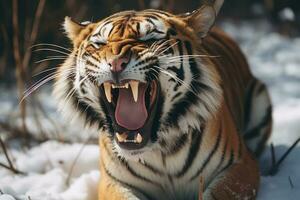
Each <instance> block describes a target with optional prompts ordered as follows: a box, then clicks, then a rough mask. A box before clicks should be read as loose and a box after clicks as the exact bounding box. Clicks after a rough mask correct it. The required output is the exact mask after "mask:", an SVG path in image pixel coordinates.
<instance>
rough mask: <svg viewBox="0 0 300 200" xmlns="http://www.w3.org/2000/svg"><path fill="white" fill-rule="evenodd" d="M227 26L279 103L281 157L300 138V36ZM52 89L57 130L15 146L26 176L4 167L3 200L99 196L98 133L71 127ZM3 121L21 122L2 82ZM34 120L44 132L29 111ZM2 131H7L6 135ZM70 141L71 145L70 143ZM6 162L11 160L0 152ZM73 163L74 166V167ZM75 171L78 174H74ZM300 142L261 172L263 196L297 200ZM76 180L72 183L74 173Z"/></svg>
mask: <svg viewBox="0 0 300 200" xmlns="http://www.w3.org/2000/svg"><path fill="white" fill-rule="evenodd" d="M221 26H222V27H223V28H224V29H225V31H226V32H228V33H229V34H230V35H231V36H232V37H233V38H234V39H235V40H237V41H238V42H239V44H240V46H241V48H242V50H243V51H244V52H245V54H246V55H247V57H248V60H249V63H250V65H251V69H252V72H253V73H254V74H255V75H256V76H257V77H258V78H260V79H261V80H262V81H263V82H265V83H266V84H267V86H268V88H269V91H270V93H271V97H272V101H273V110H274V112H273V118H274V125H273V133H272V136H271V138H270V141H269V142H270V143H273V144H274V145H275V154H276V158H277V160H279V158H280V157H281V155H282V154H284V152H285V151H286V150H287V149H288V147H290V146H291V144H292V143H293V142H294V141H295V140H296V139H297V138H298V137H300V123H299V122H300V38H285V37H284V36H281V35H279V34H277V33H276V32H274V31H273V30H272V26H271V25H270V24H269V23H267V22H266V21H263V20H259V21H243V22H239V23H236V22H232V21H225V22H223V23H222V24H221ZM50 89H51V87H49V86H46V87H43V89H41V91H40V92H39V98H40V100H41V102H43V105H44V106H46V110H47V113H48V114H49V115H50V117H51V118H52V119H55V122H56V123H57V124H55V128H54V126H53V124H52V123H50V122H49V120H47V119H46V118H41V120H42V127H43V129H44V130H48V132H47V133H45V134H46V136H47V137H48V138H50V140H48V141H47V142H44V143H42V144H39V145H36V146H34V147H33V148H30V149H22V148H20V147H19V146H18V145H16V144H10V146H11V148H10V155H11V156H12V158H13V161H14V163H15V165H16V167H17V169H19V170H20V171H23V172H26V174H27V175H26V176H23V175H14V174H12V173H11V172H9V171H7V170H5V169H3V168H0V200H40V199H43V200H70V199H72V200H95V199H97V183H98V180H99V178H100V173H99V170H98V168H99V166H98V159H99V150H98V145H97V144H90V143H88V144H86V141H87V140H89V141H93V142H94V143H97V139H96V138H97V134H95V133H88V132H87V131H86V130H84V129H83V128H82V127H78V126H74V125H72V126H69V125H68V123H66V122H65V121H63V120H62V119H61V117H60V115H59V114H58V113H57V112H56V111H55V110H56V106H55V102H54V100H52V98H51V97H50V95H49V94H50ZM0 92H1V95H0V106H1V110H0V120H7V119H8V120H9V121H11V122H13V123H20V118H19V117H18V114H17V109H16V108H17V106H18V100H17V99H16V98H15V96H16V90H15V88H9V89H7V88H5V87H4V86H0ZM27 123H28V124H31V126H30V127H31V129H32V130H31V131H33V132H34V134H38V133H39V129H38V127H36V126H33V124H34V118H33V113H32V111H30V109H29V119H28V120H27ZM1 134H2V133H1ZM66 141H68V142H70V143H66ZM0 162H3V163H5V162H6V159H5V157H4V155H3V154H0ZM260 164H261V171H262V173H263V174H266V173H267V171H268V169H270V165H271V153H270V149H269V148H267V149H266V151H265V152H264V154H263V156H262V157H261V159H260ZM72 166H73V167H72ZM71 172H72V173H71ZM299 172H300V145H297V146H296V148H295V149H294V150H293V151H292V152H291V153H290V155H289V156H288V157H287V159H286V160H285V161H284V162H283V163H282V165H281V166H280V168H279V171H278V173H277V174H276V175H275V176H267V175H262V176H261V187H260V190H259V193H258V200H277V199H278V200H279V199H280V200H281V199H288V200H296V199H299V196H300V173H299ZM69 176H70V181H69V183H68V177H69Z"/></svg>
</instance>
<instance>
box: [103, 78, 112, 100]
mask: <svg viewBox="0 0 300 200" xmlns="http://www.w3.org/2000/svg"><path fill="white" fill-rule="evenodd" d="M103 86H104V92H105V96H106V99H107V101H108V102H109V103H111V84H110V83H103Z"/></svg>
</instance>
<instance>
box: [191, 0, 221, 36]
mask: <svg viewBox="0 0 300 200" xmlns="http://www.w3.org/2000/svg"><path fill="white" fill-rule="evenodd" d="M212 1H213V3H207V4H205V5H203V6H202V7H201V8H199V9H198V10H195V11H194V12H192V13H191V14H188V15H186V20H187V23H188V24H189V26H191V27H192V28H193V29H194V30H195V31H197V33H198V35H199V37H201V38H204V37H205V36H206V35H207V33H208V32H209V31H210V29H211V28H212V27H213V25H214V24H215V21H216V17H217V15H218V13H219V11H220V9H221V7H222V5H223V3H224V0H212Z"/></svg>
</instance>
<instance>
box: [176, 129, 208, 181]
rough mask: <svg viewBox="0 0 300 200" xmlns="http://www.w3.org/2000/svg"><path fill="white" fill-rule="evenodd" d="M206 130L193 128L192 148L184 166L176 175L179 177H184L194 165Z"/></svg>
mask: <svg viewBox="0 0 300 200" xmlns="http://www.w3.org/2000/svg"><path fill="white" fill-rule="evenodd" d="M203 133H204V131H200V132H199V131H198V130H196V129H195V130H193V132H192V137H191V146H190V150H189V154H188V156H187V158H186V160H185V162H184V166H183V167H182V169H181V170H180V171H179V172H178V173H177V174H176V175H175V176H176V177H177V178H180V177H182V176H183V175H184V174H185V173H186V172H187V171H188V170H189V168H190V167H192V165H193V162H194V160H195V158H196V156H197V154H198V151H199V148H200V144H201V140H202V138H203V135H202V134H203Z"/></svg>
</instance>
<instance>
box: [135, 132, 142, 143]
mask: <svg viewBox="0 0 300 200" xmlns="http://www.w3.org/2000/svg"><path fill="white" fill-rule="evenodd" d="M135 141H136V142H137V143H141V142H142V141H143V137H142V135H141V134H140V133H138V134H137V136H136V138H135Z"/></svg>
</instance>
